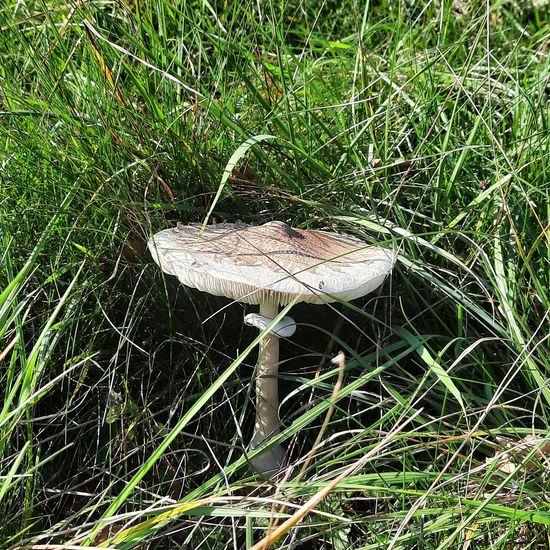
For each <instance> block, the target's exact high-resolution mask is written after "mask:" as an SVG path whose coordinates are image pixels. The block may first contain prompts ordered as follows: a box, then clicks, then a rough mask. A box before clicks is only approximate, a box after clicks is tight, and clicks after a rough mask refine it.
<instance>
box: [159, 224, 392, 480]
mask: <svg viewBox="0 0 550 550" xmlns="http://www.w3.org/2000/svg"><path fill="white" fill-rule="evenodd" d="M149 250H150V251H151V254H152V256H153V258H154V260H155V261H156V262H157V263H158V264H159V266H160V267H161V268H162V270H163V271H164V272H166V273H169V274H170V275H175V276H176V277H178V279H179V280H180V282H182V283H183V284H184V285H187V286H190V287H193V288H197V289H199V290H202V291H204V292H209V293H210V294H213V295H216V296H226V297H227V298H231V299H233V300H236V301H238V302H245V303H248V304H259V306H260V312H259V314H257V313H252V314H249V315H247V316H245V323H247V324H250V325H253V326H255V327H257V328H259V329H260V330H264V329H265V328H266V327H267V326H268V325H269V324H270V323H271V322H272V321H273V319H274V318H275V317H276V316H277V314H278V309H279V306H280V305H282V306H284V305H287V304H289V303H290V302H291V301H293V300H294V299H295V298H298V300H299V301H303V302H309V303H313V304H323V303H328V302H334V301H336V300H345V301H347V300H353V299H354V298H359V297H360V296H364V295H365V294H368V293H369V292H372V291H373V290H374V289H376V288H377V287H378V286H380V285H381V284H382V282H383V281H384V278H385V277H386V275H387V274H388V273H389V272H390V271H391V269H392V267H393V264H394V261H395V255H394V254H393V252H392V251H390V250H387V249H385V248H380V247H372V246H368V245H367V244H365V243H364V242H362V241H360V240H359V239H357V238H355V237H351V236H349V235H339V234H336V233H329V232H326V231H314V230H302V229H297V228H292V227H290V226H288V225H287V224H286V223H283V222H280V221H273V222H269V223H266V224H264V225H261V226H252V225H247V224H244V223H235V224H231V223H222V224H214V225H207V226H206V227H204V228H201V226H200V225H188V226H184V225H182V224H178V226H177V227H176V228H174V229H165V230H163V231H160V232H159V233H157V234H156V235H154V236H153V237H152V238H151V240H150V241H149ZM295 330H296V324H295V323H294V321H293V320H292V319H291V318H290V317H283V319H282V320H281V321H279V323H277V324H276V325H274V326H273V327H272V329H271V331H270V333H269V334H268V335H266V336H265V337H264V339H263V340H262V341H261V342H260V349H259V355H258V372H257V378H256V421H255V424H254V433H253V435H252V440H251V443H250V448H251V450H253V449H255V448H257V447H258V446H260V445H261V444H262V443H264V442H266V441H267V440H268V439H270V438H271V437H273V436H275V435H277V434H278V433H279V431H280V421H279V414H278V408H279V397H278V387H277V378H276V376H277V370H278V364H279V338H280V337H288V336H291V335H292V334H293V333H294V331H295ZM283 459H284V449H283V448H282V447H281V446H280V445H277V446H272V447H271V448H269V449H268V450H267V451H266V452H265V453H263V454H261V455H260V456H258V457H257V458H256V459H254V460H253V466H254V469H255V470H256V471H257V472H259V473H261V474H262V475H264V476H268V475H269V474H272V473H273V472H276V471H277V470H278V469H279V468H280V467H281V466H282V464H283Z"/></svg>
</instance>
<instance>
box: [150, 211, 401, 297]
mask: <svg viewBox="0 0 550 550" xmlns="http://www.w3.org/2000/svg"><path fill="white" fill-rule="evenodd" d="M149 250H150V251H151V254H152V256H153V258H154V260H155V261H156V262H157V263H158V264H159V265H160V267H161V268H162V269H163V271H165V272H166V273H169V274H171V275H176V276H177V277H178V279H179V280H180V281H181V282H182V283H183V284H184V285H187V286H190V287H193V288H197V289H199V290H202V291H204V292H209V293H210V294H214V295H216V296H227V297H228V298H232V299H234V300H237V301H239V302H246V303H249V304H260V303H276V304H279V305H286V304H288V303H289V302H291V301H292V300H293V299H294V298H295V297H296V296H299V297H300V301H303V302H310V303H315V304H318V303H326V302H333V301H335V300H353V299H354V298H358V297H360V296H363V295H365V294H368V293H369V292H372V291H373V290H374V289H376V288H377V287H378V286H379V285H381V284H382V282H383V281H384V278H385V277H386V275H387V274H388V273H389V272H390V271H391V269H392V267H393V264H394V262H395V255H394V253H393V252H392V251H391V250H388V249H385V248H379V247H372V246H368V245H367V244H365V243H364V242H362V241H360V240H359V239H357V238H355V237H351V236H349V235H339V234H337V233H329V232H326V231H313V230H311V231H310V230H302V229H296V228H292V227H290V226H288V225H287V224H285V223H283V222H279V221H273V222H269V223H266V224H264V225H260V226H253V225H247V224H244V223H235V224H232V223H222V224H214V225H208V226H206V227H205V228H204V230H203V231H202V232H201V226H200V225H188V226H184V225H182V224H178V226H177V227H176V228H174V229H165V230H164V231H160V232H159V233H157V234H156V235H154V236H153V237H152V238H151V240H150V241H149Z"/></svg>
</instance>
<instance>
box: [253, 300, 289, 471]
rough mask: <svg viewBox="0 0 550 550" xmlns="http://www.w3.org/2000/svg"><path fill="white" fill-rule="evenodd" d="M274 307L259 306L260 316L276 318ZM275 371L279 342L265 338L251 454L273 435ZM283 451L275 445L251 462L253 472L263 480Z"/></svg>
mask: <svg viewBox="0 0 550 550" xmlns="http://www.w3.org/2000/svg"><path fill="white" fill-rule="evenodd" d="M278 310H279V307H278V306H277V305H276V304H267V303H264V304H260V315H262V316H263V317H267V318H269V319H274V318H275V317H276V316H277V313H278ZM278 369H279V338H278V337H277V336H276V335H275V334H267V335H266V336H265V337H264V339H263V340H262V341H261V342H260V350H259V354H258V373H257V378H256V421H255V423H254V434H253V435H252V441H251V442H250V448H251V449H252V450H254V449H255V448H256V447H259V446H260V445H261V444H262V443H263V442H264V441H266V440H267V439H269V438H270V437H273V436H274V435H277V434H278V433H279V431H280V422H279V390H278V380H277V372H278ZM283 457H284V449H283V448H282V447H281V446H280V445H277V446H275V447H271V448H270V449H269V450H267V451H266V452H265V453H262V454H261V455H260V456H258V457H256V458H255V459H254V460H253V461H252V465H253V466H254V469H255V470H256V471H257V472H258V473H260V474H262V475H265V476H268V475H269V474H273V473H275V472H277V471H278V470H279V469H280V468H281V466H282V464H283Z"/></svg>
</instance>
